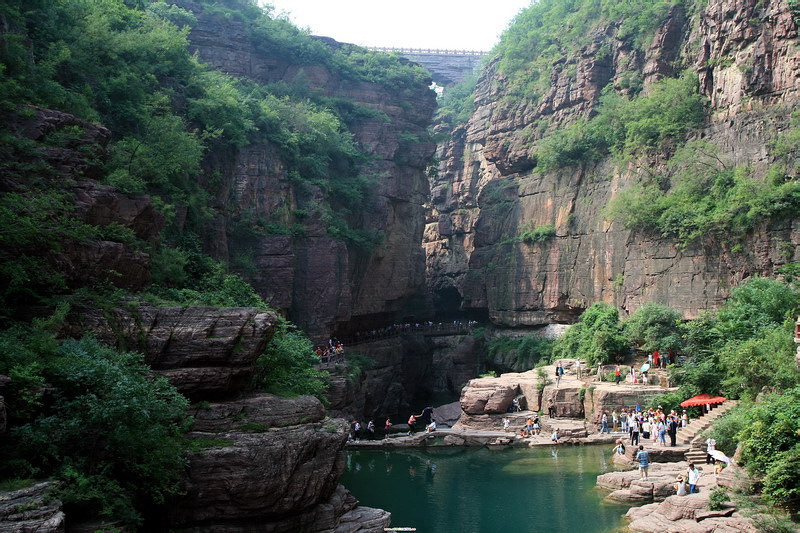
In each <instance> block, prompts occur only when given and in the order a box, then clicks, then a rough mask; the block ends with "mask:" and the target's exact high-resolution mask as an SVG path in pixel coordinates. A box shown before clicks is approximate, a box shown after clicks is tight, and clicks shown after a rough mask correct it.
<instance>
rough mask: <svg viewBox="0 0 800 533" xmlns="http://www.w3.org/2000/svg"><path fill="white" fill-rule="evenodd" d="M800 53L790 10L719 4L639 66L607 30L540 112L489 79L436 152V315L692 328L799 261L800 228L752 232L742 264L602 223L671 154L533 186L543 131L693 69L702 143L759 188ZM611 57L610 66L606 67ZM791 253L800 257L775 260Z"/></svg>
mask: <svg viewBox="0 0 800 533" xmlns="http://www.w3.org/2000/svg"><path fill="white" fill-rule="evenodd" d="M796 44H797V27H796V25H795V23H794V21H793V20H792V16H791V13H790V10H789V8H788V6H787V3H786V2H785V1H784V0H781V1H775V2H768V3H753V2H745V1H743V0H718V1H712V2H709V3H708V5H707V6H706V7H705V9H704V10H703V11H701V12H700V13H699V14H698V15H692V16H690V15H689V14H687V13H685V12H684V11H683V8H682V7H680V6H675V7H674V8H673V10H672V11H671V12H670V13H669V15H668V16H667V18H666V20H665V21H664V23H663V24H662V26H661V28H660V29H659V30H658V31H657V33H656V35H655V37H654V40H653V43H652V45H651V46H650V48H649V49H648V50H647V51H646V52H645V53H644V54H641V53H633V52H632V51H631V49H630V47H629V46H627V45H626V44H625V43H623V42H621V41H619V40H618V39H617V38H616V37H615V29H614V28H613V27H609V28H606V29H600V30H599V31H598V32H597V34H596V35H594V36H593V40H592V42H591V44H589V45H587V47H586V48H584V49H581V50H579V51H578V52H577V53H576V54H575V55H574V56H573V57H571V58H567V60H566V65H559V68H555V67H554V70H553V73H552V83H551V87H550V90H549V91H546V92H545V93H544V94H543V95H542V96H541V98H540V99H539V100H538V102H531V101H530V100H526V99H515V98H513V97H510V96H509V95H508V94H507V92H506V86H507V83H506V81H507V80H505V79H504V77H503V75H502V74H501V73H500V72H499V71H498V69H497V65H496V63H490V64H489V65H488V67H487V69H486V70H485V71H484V73H483V75H482V77H481V79H480V80H479V83H478V86H477V89H476V93H475V107H476V109H475V112H474V114H473V116H472V118H471V119H470V120H469V122H468V123H467V124H466V125H464V126H461V127H458V128H456V130H455V131H454V132H453V134H452V135H451V136H450V138H449V139H448V140H447V141H446V142H445V143H444V144H443V145H441V146H440V149H439V153H438V157H439V159H440V161H441V164H440V166H439V173H438V177H436V178H433V179H432V181H431V198H432V200H431V202H432V209H431V210H430V212H429V214H428V219H427V224H426V228H425V233H424V247H425V250H426V255H427V270H426V272H427V277H428V282H429V290H430V293H431V295H432V299H433V302H434V304H435V305H437V306H438V307H439V308H440V309H448V308H453V307H454V308H459V307H461V308H463V309H465V310H470V311H473V312H477V313H484V314H487V315H488V316H489V317H490V319H491V321H492V322H493V323H495V324H496V325H499V326H512V327H513V326H531V325H537V324H546V323H550V322H571V321H574V320H575V318H576V317H577V316H578V315H579V314H580V313H581V312H582V311H583V310H584V309H586V308H587V307H588V306H589V305H591V304H592V303H594V302H598V301H603V302H608V303H613V304H614V305H616V306H617V307H618V308H620V309H621V310H623V311H625V312H628V313H630V312H633V311H635V310H636V309H638V308H639V307H640V306H641V305H642V304H644V303H646V302H657V303H661V304H665V305H669V306H672V307H674V308H675V309H678V310H679V311H681V312H682V313H683V315H684V316H685V317H686V318H693V317H695V316H697V314H698V313H699V312H700V311H701V310H704V309H709V308H714V307H716V306H718V305H719V304H720V303H721V302H722V301H723V299H724V298H726V297H727V296H728V294H729V291H730V289H731V288H732V287H735V286H736V285H737V284H738V283H739V282H741V281H742V280H743V279H745V278H746V277H748V276H752V275H759V274H761V275H771V274H773V273H774V270H775V269H776V268H777V267H779V266H781V265H783V264H785V263H786V262H787V261H792V260H796V259H795V258H796V255H797V252H796V248H797V244H798V243H799V242H800V220H798V218H797V217H796V216H795V217H788V218H785V219H783V220H777V221H773V222H771V223H768V224H767V223H765V224H762V225H761V226H760V227H758V228H756V229H755V230H754V231H752V232H751V233H750V234H749V235H748V236H747V238H746V240H745V242H743V243H741V249H742V250H744V251H743V252H739V251H737V250H738V247H733V245H732V244H727V243H724V242H723V243H720V242H715V241H713V240H712V239H706V240H705V241H702V242H699V243H696V244H692V245H689V246H687V247H686V248H681V247H679V246H678V245H677V243H676V242H671V241H669V240H667V239H664V238H662V237H661V236H660V235H650V234H645V233H641V232H631V231H629V230H626V229H624V228H623V227H622V226H621V224H619V223H616V222H615V223H609V222H607V221H606V220H605V219H604V216H603V214H602V212H601V210H602V208H603V207H604V206H605V205H606V204H607V203H608V202H609V200H610V199H612V198H613V197H615V196H616V195H617V194H618V193H619V192H620V191H621V190H623V189H625V188H627V187H628V186H629V185H630V183H631V182H632V181H633V180H634V179H635V174H636V170H637V169H636V168H635V167H636V165H639V164H647V165H650V166H651V167H652V166H654V167H655V168H659V166H658V165H659V163H658V160H659V159H660V160H663V159H664V158H665V157H666V156H667V155H668V154H660V155H657V156H656V157H655V159H656V161H655V162H653V161H647V162H645V161H642V162H637V163H632V164H631V165H630V166H628V167H625V166H617V165H615V164H614V163H613V162H611V161H609V160H604V161H600V162H598V163H596V164H587V165H584V166H582V167H565V168H561V169H559V170H555V171H550V172H543V171H539V170H535V169H534V166H535V164H536V161H535V159H534V158H532V156H531V153H532V152H533V149H534V148H535V146H536V143H537V141H538V140H539V139H540V138H541V136H542V135H543V130H544V131H550V130H552V129H553V128H555V127H558V126H562V125H564V124H569V123H571V122H574V121H575V120H577V119H579V118H587V117H589V116H590V114H591V113H592V111H593V110H594V109H595V107H596V106H597V103H598V98H599V96H600V93H601V90H602V88H603V87H605V86H606V85H607V84H608V83H613V84H614V85H615V86H616V87H618V88H621V87H622V84H621V79H620V77H621V76H623V73H624V72H625V68H630V66H631V65H633V66H634V67H633V68H634V69H635V70H636V69H638V70H639V71H640V72H641V76H642V79H643V82H644V87H645V91H646V90H647V88H648V87H649V86H650V85H651V84H652V83H653V82H655V81H656V80H658V79H659V78H662V77H664V76H670V75H674V74H675V69H676V68H678V67H680V65H690V66H691V68H692V69H694V71H695V72H696V73H697V74H698V75H699V77H700V84H701V92H702V94H703V95H705V96H707V97H708V98H710V105H711V111H712V118H711V120H710V122H709V123H708V124H707V125H706V127H705V129H704V130H703V131H701V132H699V133H698V136H699V137H701V138H703V139H704V140H705V141H707V142H709V143H711V144H712V145H714V146H716V147H717V149H718V153H719V156H720V158H721V159H722V160H724V161H727V162H730V163H732V164H734V165H749V166H751V167H752V168H753V169H754V172H755V173H756V175H760V176H763V175H764V172H765V170H766V168H767V166H768V165H769V164H770V163H771V162H772V159H771V157H770V155H769V143H770V141H771V140H772V139H774V138H775V136H776V132H780V131H783V130H785V128H786V127H787V124H788V122H787V117H788V116H789V115H790V114H791V110H792V109H794V108H796V107H797V104H798V100H797V77H798V69H800V61H799V59H800V52H799V51H798V48H797V47H796ZM601 46H604V47H606V49H610V50H612V52H611V53H610V54H597V51H598V50H599V49H600V47H601ZM598 57H601V59H598ZM623 64H627V65H628V67H625V68H623V67H622V66H621V65H623ZM562 67H563V68H562ZM567 67H569V68H567ZM568 72H576V74H575V75H574V76H573V77H570V75H569V74H568ZM620 90H622V89H620ZM504 97H507V98H506V99H505V101H506V102H508V103H505V104H504V103H502V102H503V98H504ZM544 225H552V226H553V227H554V228H555V235H554V236H553V237H552V238H551V239H549V240H547V241H545V242H542V243H534V244H525V243H523V242H516V241H514V240H513V237H515V236H517V235H518V234H519V233H520V231H522V230H524V229H528V228H535V227H539V226H544ZM782 243H787V244H785V245H782ZM782 246H784V247H785V248H786V249H787V250H791V251H792V252H793V254H794V255H793V256H792V257H789V256H788V255H791V254H789V253H788V252H784V253H783V255H781V251H780V250H781V249H782V248H781V247H782ZM787 254H788V255H787Z"/></svg>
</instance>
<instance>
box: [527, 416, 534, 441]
mask: <svg viewBox="0 0 800 533" xmlns="http://www.w3.org/2000/svg"><path fill="white" fill-rule="evenodd" d="M525 433H526V435H527V436H528V437H532V436H533V418H531V417H528V420H526V421H525Z"/></svg>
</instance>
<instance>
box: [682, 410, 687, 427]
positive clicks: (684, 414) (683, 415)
mask: <svg viewBox="0 0 800 533" xmlns="http://www.w3.org/2000/svg"><path fill="white" fill-rule="evenodd" d="M688 425H689V415H688V414H686V409H684V410H683V414H682V415H681V427H682V428H685V427H686V426H688Z"/></svg>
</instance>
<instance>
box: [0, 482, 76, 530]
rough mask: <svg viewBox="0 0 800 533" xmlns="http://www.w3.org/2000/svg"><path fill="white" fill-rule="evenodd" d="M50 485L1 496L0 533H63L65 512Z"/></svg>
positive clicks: (40, 484)
mask: <svg viewBox="0 0 800 533" xmlns="http://www.w3.org/2000/svg"><path fill="white" fill-rule="evenodd" d="M54 489H55V486H54V485H53V483H49V482H47V483H37V484H36V485H33V486H32V487H28V488H26V489H20V490H17V491H13V492H7V493H3V494H2V497H0V531H2V533H29V532H36V533H63V532H64V527H65V523H64V513H63V512H62V511H61V502H60V501H59V500H56V499H54V498H53V497H52V495H51V492H52V491H53V490H54Z"/></svg>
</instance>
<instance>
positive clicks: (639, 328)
mask: <svg viewBox="0 0 800 533" xmlns="http://www.w3.org/2000/svg"><path fill="white" fill-rule="evenodd" d="M681 321H682V317H681V314H680V313H679V312H678V311H676V310H675V309H672V308H671V307H667V306H665V305H659V304H656V303H652V302H651V303H647V304H645V305H643V306H642V307H640V308H639V309H637V310H636V312H634V313H633V314H632V315H631V316H630V318H628V320H626V321H625V324H624V330H625V335H626V336H627V338H628V340H629V341H630V342H632V343H634V344H635V345H637V346H639V348H641V349H642V350H645V351H648V352H650V351H653V350H661V351H663V352H668V351H669V350H678V349H680V348H681V347H682V344H683V343H682V341H681V337H680V324H681Z"/></svg>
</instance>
